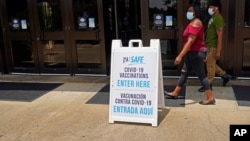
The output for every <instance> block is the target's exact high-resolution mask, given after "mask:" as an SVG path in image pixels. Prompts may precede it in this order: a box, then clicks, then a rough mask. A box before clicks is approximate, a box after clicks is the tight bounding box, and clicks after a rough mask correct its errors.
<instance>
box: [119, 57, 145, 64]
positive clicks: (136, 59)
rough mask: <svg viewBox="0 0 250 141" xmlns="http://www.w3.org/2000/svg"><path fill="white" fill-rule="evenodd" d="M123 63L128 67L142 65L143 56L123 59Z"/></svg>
mask: <svg viewBox="0 0 250 141" xmlns="http://www.w3.org/2000/svg"><path fill="white" fill-rule="evenodd" d="M123 63H128V65H135V64H144V56H130V57H123Z"/></svg>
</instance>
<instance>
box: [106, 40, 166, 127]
mask: <svg viewBox="0 0 250 141" xmlns="http://www.w3.org/2000/svg"><path fill="white" fill-rule="evenodd" d="M133 42H139V47H132V43H133ZM151 42H152V45H154V46H155V47H142V43H141V41H140V40H131V41H130V42H129V47H122V46H121V41H120V40H113V41H112V60H111V79H110V109H109V110H110V112H109V113H110V117H109V122H110V123H114V121H127V122H140V123H151V124H152V125H153V126H157V118H158V104H159V103H158V94H159V93H162V97H161V98H162V100H163V101H164V95H163V89H161V87H162V88H163V83H159V81H160V80H161V81H162V73H160V74H159V69H161V68H160V67H161V65H159V64H160V63H161V61H160V60H159V59H161V58H160V57H159V55H160V45H159V44H160V42H159V40H154V41H151ZM160 72H161V71H160ZM160 75H161V77H159V76H160ZM159 84H160V85H161V87H159ZM159 90H160V91H162V92H159ZM162 104H163V103H162ZM164 105H165V104H164Z"/></svg>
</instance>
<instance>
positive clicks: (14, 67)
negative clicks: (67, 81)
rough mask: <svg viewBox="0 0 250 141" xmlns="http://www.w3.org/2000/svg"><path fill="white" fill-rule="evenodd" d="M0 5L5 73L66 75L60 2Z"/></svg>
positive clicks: (26, 1) (23, 0) (20, 1)
mask: <svg viewBox="0 0 250 141" xmlns="http://www.w3.org/2000/svg"><path fill="white" fill-rule="evenodd" d="M1 5H2V6H3V9H1V11H2V12H3V21H4V22H3V23H4V27H5V28H4V37H5V43H4V45H5V49H6V56H7V57H6V60H7V61H6V62H7V66H8V72H9V73H33V74H34V73H37V74H42V73H58V74H64V73H65V74H66V73H68V74H69V70H70V69H69V68H70V65H69V64H70V61H69V59H68V58H70V57H69V55H70V53H68V52H67V51H66V50H67V49H68V48H67V47H68V46H66V43H67V42H66V31H67V28H65V25H66V24H65V20H64V19H65V18H66V14H65V13H64V12H62V11H65V4H64V3H63V0H18V1H16V0H5V1H1Z"/></svg>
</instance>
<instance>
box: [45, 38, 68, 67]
mask: <svg viewBox="0 0 250 141" xmlns="http://www.w3.org/2000/svg"><path fill="white" fill-rule="evenodd" d="M65 58H66V57H65V49H64V42H63V41H61V40H48V41H45V42H44V43H43V59H44V67H46V68H64V67H66V60H65Z"/></svg>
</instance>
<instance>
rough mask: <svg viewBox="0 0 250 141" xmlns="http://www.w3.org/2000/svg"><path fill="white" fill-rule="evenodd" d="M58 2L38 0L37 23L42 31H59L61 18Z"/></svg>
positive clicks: (55, 0)
mask: <svg viewBox="0 0 250 141" xmlns="http://www.w3.org/2000/svg"><path fill="white" fill-rule="evenodd" d="M60 9H61V8H60V2H59V0H38V14H39V21H40V22H39V23H40V28H41V30H42V31H61V30H62V17H61V11H60Z"/></svg>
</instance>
